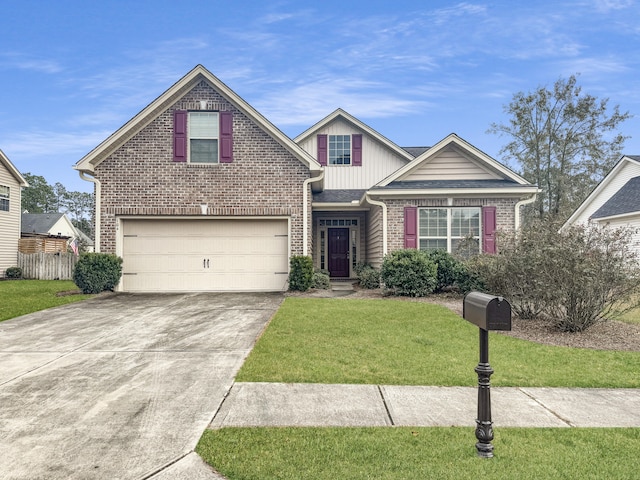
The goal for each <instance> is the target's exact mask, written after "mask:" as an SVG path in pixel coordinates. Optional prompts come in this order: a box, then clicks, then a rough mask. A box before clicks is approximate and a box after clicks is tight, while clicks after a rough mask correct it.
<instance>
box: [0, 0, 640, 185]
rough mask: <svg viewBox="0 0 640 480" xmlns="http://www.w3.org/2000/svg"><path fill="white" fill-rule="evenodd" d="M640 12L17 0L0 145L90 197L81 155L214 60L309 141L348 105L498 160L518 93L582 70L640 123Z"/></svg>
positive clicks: (4, 69) (613, 3) (637, 140)
mask: <svg viewBox="0 0 640 480" xmlns="http://www.w3.org/2000/svg"><path fill="white" fill-rule="evenodd" d="M639 18H640V5H639V2H636V1H633V0H581V1H580V0H578V1H563V0H552V1H546V0H544V1H535V2H531V1H527V2H518V1H516V2H512V1H467V2H443V1H418V0H413V1H405V0H394V1H390V0H384V1H382V0H366V1H365V0H359V1H348V0H341V1H334V0H325V1H322V2H317V1H314V2H305V1H279V0H274V1H269V2H261V1H258V0H255V1H242V0H236V1H229V0H225V1H219V0H209V1H206V0H200V1H190V0H182V1H175V0H170V1H169V0H158V1H150V0H135V1H132V0H127V1H119V0H112V1H110V0H102V1H99V2H87V1H86V0H82V1H73V0H57V1H48V0H41V1H36V0H4V2H3V13H2V16H1V17H0V31H1V32H2V35H0V149H2V150H3V151H4V152H5V154H6V155H7V156H8V157H9V159H10V160H11V161H12V162H13V163H14V164H15V165H16V167H17V168H18V169H19V170H20V171H21V172H30V173H31V174H34V175H42V176H43V177H45V178H46V180H47V181H48V183H50V184H52V185H53V184H54V183H56V182H60V183H62V184H63V185H65V187H66V188H67V189H68V190H78V191H91V184H89V183H87V182H85V181H82V180H81V179H80V178H79V177H78V173H77V172H76V171H75V170H73V169H72V165H74V164H75V163H76V162H77V161H78V160H79V159H80V158H82V157H83V156H84V155H85V154H86V153H87V152H89V151H90V150H91V149H92V148H94V147H95V146H96V145H98V144H99V143H100V142H101V141H102V140H104V139H105V138H106V137H107V136H109V135H110V134H111V133H113V132H114V131H115V130H116V129H118V128H119V127H120V126H122V125H123V124H124V123H126V122H127V121H128V120H129V119H130V118H131V117H133V116H134V115H135V114H136V113H138V112H139V111H140V110H141V109H142V108H144V107H145V106H146V105H147V104H148V103H149V102H151V101H152V100H154V99H155V98H156V97H157V96H158V95H160V94H161V93H162V92H163V91H165V90H166V89H167V88H169V87H170V86H171V85H172V84H173V83H175V82H176V81H177V80H178V79H179V78H180V77H182V76H183V75H184V74H186V73H187V72H188V71H189V70H191V69H192V68H193V67H194V66H195V65H197V64H202V65H204V66H205V67H206V68H208V69H209V70H210V71H211V72H212V73H214V74H215V75H216V76H218V77H219V78H220V79H221V80H222V81H223V82H225V83H226V84H227V85H228V86H229V87H230V88H232V89H233V90H234V91H236V92H237V93H238V94H239V95H240V96H241V97H243V98H244V99H245V100H247V101H248V102H249V103H250V104H251V105H252V106H253V107H255V108H256V109H257V110H258V111H260V112H261V113H262V114H263V115H265V116H266V117H267V118H268V119H269V120H271V121H272V122H273V123H274V124H275V125H276V126H277V127H279V128H280V129H281V130H282V131H284V132H285V133H286V134H288V135H289V136H290V137H292V138H293V137H295V136H296V135H297V134H299V133H301V132H302V131H304V130H305V129H306V128H308V127H309V126H311V125H312V124H314V123H315V122H317V121H318V120H320V119H322V118H323V117H324V116H326V115H327V114H329V113H331V112H332V111H333V110H335V109H336V108H338V107H341V108H343V109H345V110H346V111H348V112H349V113H351V114H352V115H354V116H356V117H358V118H359V119H360V120H362V121H364V122H365V123H367V124H368V125H370V126H371V127H372V128H374V129H376V130H377V131H379V132H380V133H381V134H383V135H385V136H386V137H387V138H389V139H391V140H392V141H394V142H395V143H397V144H398V145H400V146H427V145H433V144H435V143H436V142H437V141H439V140H441V139H442V138H443V137H445V136H446V135H448V134H449V133H452V132H455V133H457V134H458V135H460V136H461V137H463V138H464V139H466V140H467V141H469V142H471V143H472V144H473V145H475V146H476V147H478V148H480V149H481V150H483V151H485V152H486V153H488V154H489V155H491V156H493V157H494V158H496V159H498V160H501V156H500V155H499V151H500V148H501V147H502V146H503V145H504V144H505V143H506V141H507V140H506V138H503V137H498V136H496V135H492V134H488V133H486V131H487V129H488V128H489V126H490V124H491V123H492V122H498V123H500V122H506V121H507V119H508V117H507V116H506V115H505V113H504V108H503V107H504V106H505V105H507V104H508V103H509V101H510V100H511V98H512V96H513V94H514V93H515V92H518V91H525V92H527V91H531V90H534V89H535V88H536V87H537V86H538V85H548V86H552V85H553V83H554V82H555V81H556V80H557V79H558V78H560V77H562V78H567V77H568V76H570V75H572V74H580V76H579V84H580V85H581V86H582V87H583V90H584V91H585V92H587V93H590V94H592V95H595V96H597V97H599V98H609V99H610V105H612V106H613V105H616V104H617V105H620V107H621V109H622V111H629V112H630V113H632V114H634V115H636V117H634V118H633V119H631V120H629V121H627V122H625V124H624V125H623V128H622V131H623V133H624V134H626V135H629V136H631V138H630V139H629V140H628V141H627V143H626V148H625V153H627V154H638V155H640V75H639V70H640V22H638V19H639Z"/></svg>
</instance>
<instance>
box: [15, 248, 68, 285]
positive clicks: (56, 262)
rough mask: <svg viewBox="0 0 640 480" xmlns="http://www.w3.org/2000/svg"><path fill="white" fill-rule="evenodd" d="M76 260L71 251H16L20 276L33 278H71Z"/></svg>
mask: <svg viewBox="0 0 640 480" xmlns="http://www.w3.org/2000/svg"><path fill="white" fill-rule="evenodd" d="M77 261H78V257H77V256H76V255H75V254H73V253H42V252H41V253H29V254H26V253H18V266H19V267H20V268H21V269H22V277H23V278H29V279H35V280H72V279H73V269H74V267H75V266H76V262H77Z"/></svg>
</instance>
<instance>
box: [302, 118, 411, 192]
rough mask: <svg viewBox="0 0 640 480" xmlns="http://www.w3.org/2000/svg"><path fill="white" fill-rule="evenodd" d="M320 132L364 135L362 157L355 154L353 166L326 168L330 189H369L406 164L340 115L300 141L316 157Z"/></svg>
mask: <svg viewBox="0 0 640 480" xmlns="http://www.w3.org/2000/svg"><path fill="white" fill-rule="evenodd" d="M318 135H362V144H361V152H360V155H361V156H360V157H358V154H357V153H356V156H355V161H354V163H353V165H327V166H326V167H325V178H324V181H325V185H324V188H325V189H327V190H341V189H348V190H357V189H368V188H370V187H372V186H373V185H375V184H376V183H378V182H380V181H381V180H382V179H384V178H386V177H388V176H389V175H391V174H392V173H393V172H395V171H397V170H398V169H399V168H402V167H403V166H405V165H406V164H407V162H406V160H405V159H403V158H401V157H400V156H398V155H397V154H396V153H395V152H393V151H391V150H390V149H389V148H388V147H387V146H385V145H383V144H382V143H380V142H379V141H377V140H375V139H374V138H372V137H370V136H369V135H367V133H366V132H363V131H361V130H360V129H358V128H355V127H354V126H353V125H352V124H351V123H349V122H347V121H345V120H343V119H341V118H337V119H336V120H334V121H333V122H331V123H329V124H328V125H326V126H324V127H323V128H322V129H319V130H318V131H317V132H315V134H314V135H309V136H308V137H307V138H306V139H305V140H303V141H302V142H300V143H299V145H300V147H302V149H304V150H305V151H306V152H308V153H309V154H311V155H313V156H314V157H316V156H317V153H318V140H317V138H318ZM352 158H354V156H353V137H352ZM358 163H359V164H358Z"/></svg>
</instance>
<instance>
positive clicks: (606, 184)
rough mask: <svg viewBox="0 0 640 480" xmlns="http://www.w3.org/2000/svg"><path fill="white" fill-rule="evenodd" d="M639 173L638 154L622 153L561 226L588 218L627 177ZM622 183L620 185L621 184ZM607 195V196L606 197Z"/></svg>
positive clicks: (639, 160) (614, 192)
mask: <svg viewBox="0 0 640 480" xmlns="http://www.w3.org/2000/svg"><path fill="white" fill-rule="evenodd" d="M639 174H640V156H638V155H624V156H622V157H621V158H620V160H619V161H618V163H616V164H615V166H614V167H613V168H612V169H611V171H610V172H609V173H608V174H607V175H606V176H605V177H604V178H603V179H602V181H601V182H600V183H599V184H598V185H597V186H596V188H594V189H593V191H592V192H591V193H590V194H589V195H588V196H587V198H585V200H584V201H583V202H582V203H581V204H580V205H579V206H578V208H577V209H576V210H575V212H573V214H572V215H571V216H570V217H569V219H568V220H567V221H566V222H565V224H564V225H563V228H564V227H566V226H569V225H572V224H574V223H580V222H582V221H586V220H588V217H591V216H592V215H593V214H595V212H596V211H598V210H599V209H600V208H601V207H603V206H604V204H605V203H607V202H608V201H609V199H610V198H612V197H613V196H615V194H616V192H617V191H619V190H620V188H622V185H624V184H626V183H627V182H628V180H629V179H631V178H633V177H636V176H638V175H639ZM621 184H622V185H621ZM607 197H608V198H607Z"/></svg>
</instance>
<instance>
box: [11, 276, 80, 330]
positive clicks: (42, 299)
mask: <svg viewBox="0 0 640 480" xmlns="http://www.w3.org/2000/svg"><path fill="white" fill-rule="evenodd" d="M77 289H78V287H76V286H75V284H74V283H73V282H72V281H71V280H3V281H1V282H0V321H3V320H8V319H9V318H14V317H19V316H20V315H26V314H27V313H32V312H37V311H39V310H45V309H47V308H51V307H57V306H59V305H66V304H68V303H73V302H79V301H81V300H84V299H86V298H90V297H91V295H64V296H57V295H56V294H57V293H59V292H69V291H71V290H77Z"/></svg>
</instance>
